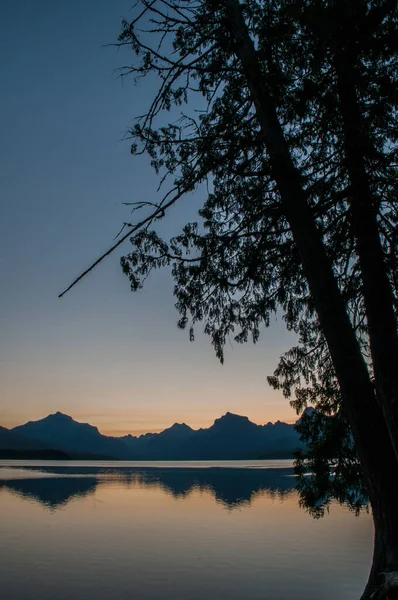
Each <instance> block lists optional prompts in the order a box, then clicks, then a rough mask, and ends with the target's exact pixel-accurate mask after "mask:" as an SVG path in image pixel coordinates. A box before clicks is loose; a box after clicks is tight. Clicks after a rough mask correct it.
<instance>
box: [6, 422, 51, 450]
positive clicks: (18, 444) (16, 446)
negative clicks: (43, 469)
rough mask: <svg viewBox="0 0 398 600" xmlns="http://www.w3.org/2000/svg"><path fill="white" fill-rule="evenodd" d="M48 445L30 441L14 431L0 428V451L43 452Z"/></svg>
mask: <svg viewBox="0 0 398 600" xmlns="http://www.w3.org/2000/svg"><path fill="white" fill-rule="evenodd" d="M44 449H48V445H47V444H44V443H43V442H42V441H38V440H31V439H29V438H26V437H24V436H23V435H19V434H18V433H16V432H15V431H14V430H12V431H11V430H10V429H6V428H5V427H0V450H44Z"/></svg>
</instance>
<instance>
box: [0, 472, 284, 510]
mask: <svg viewBox="0 0 398 600" xmlns="http://www.w3.org/2000/svg"><path fill="white" fill-rule="evenodd" d="M32 471H33V472H36V476H35V477H32ZM29 472H30V473H29V475H30V476H29V478H26V475H25V478H24V473H26V469H21V470H20V478H19V475H17V477H15V476H14V478H13V479H10V480H5V481H1V480H0V489H1V488H5V489H7V490H8V491H10V492H13V493H16V494H18V495H19V496H20V497H21V498H25V499H29V500H35V501H38V502H40V503H41V504H42V505H43V506H45V507H46V508H49V509H51V510H54V509H58V508H62V507H64V506H65V505H66V504H68V503H69V502H70V501H71V500H73V499H76V498H79V497H80V498H82V497H84V496H87V495H89V494H94V493H95V491H96V490H97V488H98V487H99V486H103V485H106V486H109V485H112V484H118V485H122V486H124V487H127V488H128V487H131V486H139V487H143V488H156V489H159V490H161V491H163V492H165V493H166V494H168V495H171V496H173V497H174V498H185V497H187V496H188V495H189V494H191V493H192V492H193V491H195V490H200V491H207V492H210V493H211V494H212V496H213V497H214V499H215V501H216V502H217V503H220V504H222V505H223V506H225V507H226V508H228V509H229V510H232V509H234V508H239V507H242V506H249V505H250V504H251V503H252V501H253V499H254V498H255V497H256V496H258V495H262V494H266V495H267V496H269V497H273V498H275V497H276V498H279V499H281V500H283V499H284V497H285V496H286V495H289V494H291V493H293V490H294V478H293V477H292V470H291V469H245V468H242V469H239V468H139V467H138V468H118V469H108V468H104V467H98V468H92V467H80V468H79V467H77V468H71V467H37V468H35V467H30V468H29ZM44 475H45V476H44ZM49 475H51V476H49Z"/></svg>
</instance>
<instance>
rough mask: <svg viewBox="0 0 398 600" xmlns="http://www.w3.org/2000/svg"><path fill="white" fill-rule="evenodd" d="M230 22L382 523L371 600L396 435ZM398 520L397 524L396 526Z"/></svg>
mask: <svg viewBox="0 0 398 600" xmlns="http://www.w3.org/2000/svg"><path fill="white" fill-rule="evenodd" d="M227 11H228V23H229V29H230V32H231V34H232V36H233V38H234V41H235V52H236V55H237V57H238V58H239V60H240V62H241V65H242V69H243V72H244V74H245V77H246V81H247V83H248V87H249V89H250V92H251V95H252V99H253V103H254V106H255V110H256V114H257V119H258V121H259V124H260V127H261V130H262V134H263V139H264V145H265V147H266V149H267V151H268V154H269V156H270V162H271V167H272V170H273V176H274V178H275V181H276V182H277V185H278V189H279V192H280V195H281V206H282V210H283V212H284V214H285V217H286V219H287V220H288V222H289V225H290V228H291V231H292V235H293V238H294V241H295V243H296V245H297V249H298V252H299V254H300V257H301V261H302V265H303V270H304V273H305V276H306V278H307V281H308V285H309V288H310V292H311V295H312V297H313V300H314V303H315V307H316V310H317V314H318V318H319V322H320V325H321V327H322V330H323V333H324V335H325V338H326V341H327V343H328V347H329V351H330V354H331V357H332V360H333V364H334V368H335V371H336V376H337V379H338V381H339V385H340V388H341V392H342V398H343V410H344V411H345V413H346V415H347V418H348V421H349V423H350V426H351V428H352V432H353V435H354V439H355V445H356V448H357V451H358V455H359V458H360V461H361V465H362V468H363V472H364V475H365V479H366V481H367V484H368V491H369V495H370V500H371V505H372V510H373V515H374V523H375V553H374V564H373V568H372V571H371V575H370V579H369V583H368V585H367V587H366V590H365V593H364V596H363V600H365V598H370V595H371V593H372V592H373V591H374V589H375V585H376V584H377V581H376V580H377V576H378V574H379V573H380V572H381V570H388V571H395V570H398V556H397V555H398V517H395V516H394V515H395V512H396V507H397V501H398V493H397V492H396V491H395V489H394V487H393V485H392V483H391V482H394V481H395V482H396V481H397V478H398V462H397V459H396V456H395V452H394V448H393V445H392V444H391V440H390V435H389V431H388V428H387V425H386V422H385V419H384V415H383V412H382V411H381V409H380V407H379V405H378V403H377V401H376V396H375V392H374V390H373V385H372V383H371V380H370V376H369V372H368V369H367V366H366V364H365V361H364V359H363V356H362V353H361V350H360V347H359V344H358V341H357V339H356V336H355V333H354V330H353V328H352V325H351V323H350V320H349V317H348V314H347V311H346V306H345V303H344V300H343V298H342V296H341V294H340V290H339V288H338V284H337V281H336V279H335V277H334V274H333V269H332V264H331V261H330V259H329V257H328V256H327V253H326V250H325V248H324V245H323V243H322V239H321V235H320V233H319V231H318V229H317V227H316V223H315V221H314V218H313V215H312V212H311V209H310V207H309V205H308V202H307V197H306V194H305V192H304V189H303V186H302V182H301V178H300V174H299V173H298V171H297V169H296V168H295V166H294V163H293V160H292V157H291V154H290V151H289V147H288V144H287V142H286V140H285V138H284V134H283V130H282V127H281V125H280V123H279V121H278V117H277V113H276V108H275V105H274V102H273V98H272V96H271V94H270V93H269V91H268V88H267V85H266V81H265V77H264V74H263V72H262V69H261V66H260V63H259V61H258V57H257V54H256V50H255V48H254V44H253V41H252V40H251V38H250V35H249V32H248V30H247V27H246V24H245V21H244V18H243V15H242V12H241V7H240V4H239V1H238V0H227ZM396 521H397V522H396Z"/></svg>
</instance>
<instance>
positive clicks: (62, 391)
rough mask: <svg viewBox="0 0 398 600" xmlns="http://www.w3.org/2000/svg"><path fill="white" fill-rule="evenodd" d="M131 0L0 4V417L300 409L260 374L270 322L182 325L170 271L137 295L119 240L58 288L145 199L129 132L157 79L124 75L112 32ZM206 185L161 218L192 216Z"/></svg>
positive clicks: (100, 417)
mask: <svg viewBox="0 0 398 600" xmlns="http://www.w3.org/2000/svg"><path fill="white" fill-rule="evenodd" d="M130 7H131V0H127V1H124V0H114V1H112V2H109V0H96V1H95V2H93V1H89V0H85V1H78V0H68V1H67V0H57V1H54V0H37V2H32V1H31V0H5V1H4V2H2V3H1V6H0V28H1V37H0V61H1V72H2V94H1V95H0V119H1V139H0V158H1V172H0V186H1V187H0V189H1V195H0V286H1V289H0V292H1V293H0V328H1V337H2V345H1V357H0V358H1V362H0V397H1V400H0V424H2V425H4V426H8V427H11V426H14V425H17V424H20V423H22V422H25V421H27V420H34V419H38V418H41V417H43V416H45V415H46V414H48V413H50V412H55V411H57V410H61V411H62V412H66V413H68V414H71V415H72V416H73V417H74V418H76V419H77V420H81V421H89V422H91V423H93V424H95V425H97V426H98V427H99V429H100V430H101V431H103V432H105V433H112V434H115V435H122V434H124V433H126V432H133V433H141V432H146V431H158V430H160V429H163V428H164V427H167V426H169V425H171V424H172V423H173V422H175V421H180V422H181V421H185V422H186V423H188V424H190V425H191V426H193V427H201V426H208V425H210V424H211V423H212V422H213V420H214V419H215V418H217V417H219V416H220V415H221V414H223V413H225V412H226V411H227V410H230V411H232V412H237V413H240V414H244V415H247V416H249V418H251V419H252V420H254V421H256V422H258V423H264V422H267V421H275V420H276V419H278V418H279V419H281V420H286V421H290V422H292V421H294V420H295V419H296V418H297V417H296V415H295V413H294V411H293V410H292V409H291V408H290V406H289V403H288V401H287V400H286V399H284V398H282V395H281V394H280V393H277V392H275V391H273V390H272V389H271V388H269V387H268V385H267V382H266V376H267V375H269V374H271V373H272V371H273V368H274V367H275V365H276V363H277V359H278V356H279V354H280V353H281V352H282V351H284V350H287V349H288V348H289V347H290V346H291V345H292V344H293V343H294V337H293V336H292V335H291V334H289V333H288V332H286V331H285V329H284V327H283V323H282V322H281V321H279V322H278V323H276V324H273V325H272V326H271V328H270V329H268V330H265V331H264V333H263V335H262V336H261V339H260V342H259V344H257V345H256V346H254V345H253V344H248V345H245V346H238V345H236V344H234V343H232V344H231V345H230V346H228V347H227V349H226V362H225V364H224V365H223V366H221V365H220V364H219V363H218V361H217V359H216V357H215V354H214V351H213V349H212V347H211V345H210V342H209V339H208V338H205V337H204V336H201V335H200V334H199V335H198V336H197V341H196V342H195V343H193V344H192V343H190V342H189V339H188V334H187V332H183V331H180V330H178V329H177V327H176V321H177V317H178V315H177V313H176V311H175V309H174V299H173V296H172V288H173V283H172V281H171V278H170V277H169V275H168V273H167V272H157V273H155V274H154V275H153V276H151V277H150V279H149V280H148V282H147V285H146V287H145V290H143V291H142V292H139V293H138V294H132V293H131V292H130V291H129V284H128V281H127V279H126V278H125V276H124V275H123V274H122V272H121V269H120V267H119V260H120V256H121V255H122V254H123V250H124V251H128V248H129V246H128V243H127V245H125V246H124V247H122V249H121V250H120V251H117V252H116V253H115V254H114V255H113V256H111V257H110V258H108V259H107V260H106V261H105V262H104V263H103V264H102V265H101V266H99V267H98V268H97V269H96V270H95V271H94V272H93V273H91V274H90V275H89V276H88V277H87V278H86V279H85V280H83V281H82V282H81V283H80V284H79V285H78V286H76V287H75V288H74V289H73V290H72V291H71V292H70V293H69V294H67V295H66V296H65V297H64V298H62V299H58V294H59V293H60V292H61V291H62V290H63V289H64V288H65V287H66V286H67V285H68V284H69V283H71V281H72V280H73V279H74V277H75V276H76V275H78V274H79V273H80V272H81V271H82V270H83V269H84V268H86V267H87V266H89V264H90V263H91V262H92V261H93V260H95V259H96V258H97V257H98V256H99V255H100V254H101V253H102V252H103V251H104V250H106V249H107V248H108V246H109V245H111V243H112V240H113V238H114V236H115V235H116V234H117V232H118V231H119V229H120V227H121V224H122V223H123V221H126V220H131V218H132V217H131V215H130V212H129V210H128V209H127V208H126V207H125V206H123V204H122V203H123V202H129V201H135V200H151V201H156V198H157V195H156V188H157V178H156V175H155V174H154V172H153V171H152V170H151V169H150V166H149V164H148V160H147V159H146V158H135V157H132V156H131V155H130V151H129V143H128V141H126V140H125V139H124V137H125V132H126V130H127V128H128V127H129V125H131V124H132V123H133V119H134V116H136V115H138V114H142V113H143V112H144V111H145V108H146V106H147V105H148V103H149V102H150V99H151V94H152V93H153V91H154V89H155V88H154V84H153V82H151V83H150V85H147V84H145V83H140V84H139V85H134V84H133V81H131V80H124V81H123V82H122V81H121V80H120V79H119V78H118V73H117V69H118V67H121V66H123V65H126V64H129V62H130V61H131V60H132V59H133V56H132V55H131V56H130V53H129V52H128V51H127V50H126V49H123V50H119V51H118V50H117V49H116V48H114V47H106V44H110V43H113V42H116V40H117V36H118V33H119V31H120V23H121V18H122V17H127V18H128V17H129V15H131V12H130ZM202 193H203V192H202V191H200V190H199V191H198V192H197V193H196V194H194V195H191V196H189V197H187V198H186V199H184V200H183V201H182V202H181V204H180V205H179V206H178V207H176V208H174V209H173V211H172V212H170V214H169V215H168V216H167V219H166V220H165V221H164V222H163V223H162V228H163V231H164V232H165V233H166V234H168V233H169V234H171V233H176V232H178V230H179V227H180V226H181V225H182V224H183V223H184V222H186V221H187V220H189V219H192V218H194V215H195V212H196V210H197V207H199V206H200V202H201V194H202Z"/></svg>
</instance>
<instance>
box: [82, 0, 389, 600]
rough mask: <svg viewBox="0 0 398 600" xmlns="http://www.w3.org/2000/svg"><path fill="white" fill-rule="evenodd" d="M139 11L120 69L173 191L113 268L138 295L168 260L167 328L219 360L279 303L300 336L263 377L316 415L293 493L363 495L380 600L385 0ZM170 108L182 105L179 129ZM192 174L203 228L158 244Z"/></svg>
mask: <svg viewBox="0 0 398 600" xmlns="http://www.w3.org/2000/svg"><path fill="white" fill-rule="evenodd" d="M135 10H136V15H137V16H136V17H135V18H134V19H133V20H132V21H131V22H127V21H125V22H124V23H123V30H122V34H121V36H120V39H119V41H120V44H121V45H126V46H130V47H131V49H132V50H133V51H134V54H135V56H136V60H135V62H134V64H133V65H132V66H131V67H127V68H126V69H125V71H124V73H125V74H126V75H128V74H131V75H133V76H135V77H137V78H143V77H145V76H147V75H150V76H151V77H153V76H154V75H157V76H158V77H159V82H160V83H159V90H158V93H157V94H156V96H155V98H154V101H153V103H152V104H151V106H150V107H149V109H148V112H147V114H146V115H144V117H142V118H141V119H139V120H138V122H137V123H136V124H135V126H134V127H133V128H132V129H131V137H132V138H133V144H132V152H133V153H134V154H140V153H147V154H148V155H149V157H150V159H151V161H152V164H153V166H154V168H155V169H156V170H157V171H159V172H160V171H162V172H163V173H164V176H165V177H167V175H169V176H171V177H172V181H173V183H172V187H171V189H170V190H169V191H168V192H167V193H166V194H165V195H164V197H163V199H161V200H160V201H159V203H158V204H153V203H150V202H146V201H145V199H144V200H142V199H140V200H139V201H138V202H133V203H132V204H133V210H136V209H144V210H145V209H147V210H148V211H149V214H148V213H147V214H146V216H144V217H143V218H142V219H141V220H140V222H138V223H137V224H136V225H134V226H133V225H131V226H130V225H127V226H128V227H129V230H128V232H127V233H126V234H125V235H124V236H123V237H122V238H121V239H120V240H119V241H118V242H117V244H115V246H114V247H113V249H114V248H115V247H117V246H118V245H120V244H121V243H122V242H123V241H124V240H125V239H127V238H129V237H130V240H131V243H132V245H133V249H132V251H131V252H130V253H128V254H127V255H126V256H125V257H124V258H123V259H122V267H123V270H124V272H125V273H126V275H127V276H128V277H129V279H130V283H131V288H132V289H133V290H137V289H139V288H140V287H141V286H142V283H143V281H144V279H145V277H146V276H147V275H148V273H149V272H150V271H151V270H152V269H154V268H159V267H162V266H165V265H172V272H173V276H174V279H175V282H176V285H175V295H176V297H177V305H176V306H177V309H178V311H179V312H180V314H181V319H180V321H179V325H180V326H181V327H186V326H189V328H190V337H191V339H193V337H194V326H195V324H196V323H197V322H199V321H203V322H204V323H205V332H206V333H207V334H209V335H210V337H211V339H212V343H213V345H214V347H215V350H216V353H217V355H218V357H219V358H220V359H221V360H222V358H223V345H224V342H225V340H226V338H227V336H228V335H230V334H234V335H235V336H236V337H235V339H237V340H238V341H239V342H245V341H247V339H248V338H249V335H251V336H252V337H253V340H254V341H256V340H257V339H258V336H259V333H260V326H261V325H262V324H264V323H265V325H267V324H268V322H269V319H270V315H271V313H273V312H275V311H276V310H277V308H278V307H279V309H280V310H282V311H283V314H284V318H285V320H286V324H287V326H288V327H289V328H292V329H294V330H295V331H296V332H297V333H298V334H299V344H298V346H297V347H296V348H293V349H292V350H290V351H289V352H288V353H287V354H286V355H285V356H283V357H282V358H281V361H280V364H279V365H278V368H277V370H276V372H275V374H274V376H273V377H271V378H269V381H270V383H271V384H272V385H274V386H275V387H281V388H282V389H283V391H284V393H285V394H286V395H287V396H289V395H290V394H291V393H292V392H293V391H294V393H295V400H294V405H295V406H296V408H297V409H298V410H301V409H302V408H303V407H304V406H306V404H307V403H308V402H312V403H314V404H315V405H316V407H317V408H318V413H319V414H322V415H323V416H320V417H319V419H317V420H312V419H311V421H308V420H307V422H306V420H303V423H302V427H303V432H304V434H305V435H306V436H307V439H308V440H309V441H310V447H309V451H308V453H307V454H305V455H302V456H301V459H300V461H299V472H301V471H302V467H303V464H304V465H305V464H309V465H310V466H311V468H313V469H315V471H314V472H315V474H316V477H315V478H314V479H313V480H312V481H311V480H309V484H308V485H306V484H305V483H304V482H303V481H302V489H303V494H304V497H305V494H307V500H308V501H311V498H312V500H313V498H314V495H315V496H318V498H317V502H323V503H324V504H326V503H327V502H328V500H329V499H330V497H331V496H332V495H333V494H335V495H337V497H338V498H339V499H343V498H344V497H346V496H347V491H348V492H349V491H350V490H352V488H353V487H356V488H358V489H359V491H361V490H363V488H364V487H366V492H367V494H368V495H369V499H370V503H371V506H372V512H373V517H374V524H375V552H374V560H373V566H372V570H371V574H370V577H369V582H368V585H367V587H366V589H365V592H364V594H363V599H366V598H370V597H371V596H372V594H373V597H378V598H386V597H387V594H388V593H391V591H389V588H391V586H392V587H393V580H394V576H395V575H394V573H396V571H397V570H398V513H397V511H396V506H397V503H398V490H397V486H396V485H395V482H396V479H397V476H398V468H397V467H398V464H397V460H398V434H397V432H398V368H397V365H398V335H397V306H398V303H397V283H398V274H397V233H396V232H397V227H396V225H397V217H398V211H397V178H396V167H397V147H396V142H397V125H398V123H397V90H398V86H397V77H398V75H397V74H398V69H397V50H398V47H397V39H398V36H397V13H396V3H395V2H391V0H378V1H376V0H375V1H373V0H372V1H369V2H365V1H364V0H355V1H354V0H348V1H346V2H335V1H332V2H326V1H323V0H300V1H298V2H294V3H292V2H290V1H288V0H286V1H285V0H282V1H281V2H267V3H264V2H259V1H256V0H248V1H247V2H245V3H244V4H240V3H239V1H238V0H226V1H223V2H220V1H218V0H207V1H205V0H198V1H197V2H194V3H191V2H187V1H186V0H176V1H172V2H166V1H165V0H158V1H155V2H153V3H147V2H146V1H144V0H142V1H139V2H138V5H136V8H135ZM196 97H199V98H201V99H202V102H200V101H199V100H195V98H196ZM182 104H187V105H188V108H189V106H192V107H193V110H191V111H190V112H188V113H187V110H185V108H184V110H182V111H181V117H180V118H179V119H177V118H175V117H174V112H175V110H176V107H178V106H180V105H182ZM163 111H171V112H172V113H173V114H172V117H171V119H172V122H171V123H170V124H169V125H162V121H161V119H160V115H161V113H162V112H163ZM203 182H206V183H207V186H208V187H207V190H208V194H207V198H206V201H205V203H204V205H203V208H202V209H201V211H200V213H199V216H200V219H201V222H200V223H199V224H198V223H190V224H187V225H186V227H185V228H184V230H183V232H182V233H181V234H180V235H177V236H176V237H175V238H174V239H172V240H170V241H169V242H167V241H165V240H162V239H161V238H160V237H159V236H158V234H157V232H156V229H155V227H156V221H157V220H158V219H161V218H163V217H164V216H165V214H166V213H167V209H168V208H169V207H170V206H171V205H172V204H174V203H176V202H177V201H178V200H179V198H181V197H182V196H183V195H184V194H186V193H187V192H191V191H192V190H194V189H195V188H196V187H197V186H199V185H200V184H201V183H203ZM110 251H112V249H111V250H110ZM110 251H109V252H110ZM109 252H108V253H109ZM108 253H107V254H108ZM101 259H102V257H101V258H100V259H99V260H98V261H97V262H96V263H95V264H98V262H100V260H101ZM93 266H95V265H93ZM89 270H90V269H88V271H89ZM88 271H86V273H87V272H88ZM83 275H84V274H83ZM79 279H81V277H80V278H78V280H79ZM78 280H76V281H78ZM72 285H74V284H72ZM348 428H349V430H348ZM336 457H337V458H336ZM351 500H352V498H351ZM382 573H383V574H384V575H383V577H384V583H383V577H382V576H381V574H382ZM396 579H397V581H398V577H397V578H396Z"/></svg>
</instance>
